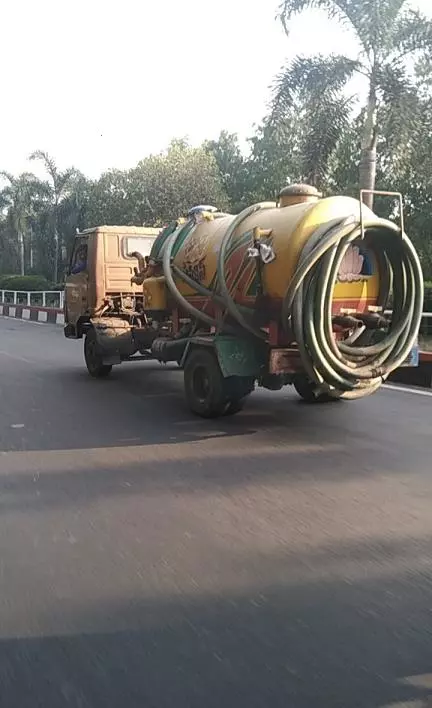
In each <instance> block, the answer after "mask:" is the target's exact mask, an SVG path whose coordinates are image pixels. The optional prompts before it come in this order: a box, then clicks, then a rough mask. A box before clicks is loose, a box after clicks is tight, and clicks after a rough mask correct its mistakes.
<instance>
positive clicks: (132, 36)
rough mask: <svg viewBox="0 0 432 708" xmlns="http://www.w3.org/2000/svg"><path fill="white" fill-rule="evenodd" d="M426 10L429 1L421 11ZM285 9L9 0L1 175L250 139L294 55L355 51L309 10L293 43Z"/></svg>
mask: <svg viewBox="0 0 432 708" xmlns="http://www.w3.org/2000/svg"><path fill="white" fill-rule="evenodd" d="M414 4H415V5H416V6H417V7H421V9H422V10H423V11H424V12H427V13H428V14H432V11H431V10H430V9H428V7H431V6H432V2H431V0H417V2H415V3H414ZM277 6H278V0H256V5H255V9H254V10H252V7H253V2H252V0H217V1H216V2H215V0H213V1H212V2H209V1H208V0H207V2H206V1H205V0H204V1H203V0H159V3H157V2H156V0H122V1H119V0H74V1H73V2H67V1H66V0H2V2H0V8H1V9H0V18H1V27H2V38H1V42H0V66H1V67H2V71H1V76H2V81H1V91H2V99H3V100H2V110H1V124H0V128H1V129H0V169H7V170H10V171H12V172H19V171H22V170H32V171H36V169H35V165H34V163H28V161H27V157H28V155H29V154H30V152H32V151H33V150H36V149H42V150H47V151H48V152H49V153H51V154H52V155H53V156H54V157H55V159H56V160H57V162H58V164H59V165H60V166H61V167H66V166H69V165H74V166H76V167H78V168H79V169H81V170H82V171H83V172H85V173H86V174H87V175H88V176H92V177H95V176H97V175H98V174H99V173H100V172H101V171H103V170H105V169H107V168H109V167H122V168H124V167H130V166H133V165H135V164H136V163H137V162H138V160H140V159H141V158H143V157H144V156H145V155H147V154H149V153H150V152H159V150H161V149H163V148H165V147H166V146H167V145H168V143H169V141H170V140H171V139H172V138H173V137H183V136H188V137H189V139H190V140H191V142H192V143H194V144H197V143H199V142H201V141H202V140H203V139H205V138H216V137H217V136H218V134H219V132H220V130H221V129H224V128H226V129H228V130H229V131H233V132H237V133H239V135H240V136H241V138H243V139H245V138H246V137H248V136H249V135H250V134H251V133H252V131H253V124H254V123H257V122H259V121H260V119H261V118H262V116H263V115H264V113H265V110H266V102H267V101H268V98H269V89H268V87H269V85H270V83H271V80H272V77H273V76H274V74H275V73H276V72H278V70H279V69H280V67H281V65H282V64H283V63H284V61H285V60H286V59H288V58H290V57H292V56H294V55H295V54H298V53H304V54H311V53H317V52H323V53H329V52H331V51H333V52H341V53H342V52H343V53H348V52H350V39H349V36H348V35H346V34H344V33H343V32H342V31H341V29H340V27H339V26H337V27H336V26H335V25H334V24H333V25H332V24H330V23H329V22H328V21H327V20H326V19H325V17H324V16H322V15H320V14H317V13H312V14H308V15H307V16H305V17H303V18H299V19H297V20H296V21H295V22H294V23H293V24H292V31H291V34H290V37H289V38H287V37H286V36H285V35H284V33H283V30H282V28H281V26H280V23H279V22H277V21H276V20H275V15H276V9H277Z"/></svg>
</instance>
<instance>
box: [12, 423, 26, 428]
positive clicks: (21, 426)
mask: <svg viewBox="0 0 432 708" xmlns="http://www.w3.org/2000/svg"><path fill="white" fill-rule="evenodd" d="M11 428H25V425H24V423H13V424H12V425H11Z"/></svg>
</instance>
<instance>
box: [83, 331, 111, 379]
mask: <svg viewBox="0 0 432 708" xmlns="http://www.w3.org/2000/svg"><path fill="white" fill-rule="evenodd" d="M84 359H85V363H86V366H87V371H88V372H89V374H90V376H92V377H93V378H94V379H104V378H106V377H107V376H109V375H110V373H111V370H112V366H111V365H110V364H104V363H103V359H102V354H101V352H100V349H99V344H98V341H97V338H96V333H95V331H94V329H89V330H88V332H87V334H86V337H85V340H84Z"/></svg>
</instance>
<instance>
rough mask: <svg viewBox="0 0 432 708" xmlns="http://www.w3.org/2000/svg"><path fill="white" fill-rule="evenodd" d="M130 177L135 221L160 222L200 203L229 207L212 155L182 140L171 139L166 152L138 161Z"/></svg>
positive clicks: (145, 222)
mask: <svg viewBox="0 0 432 708" xmlns="http://www.w3.org/2000/svg"><path fill="white" fill-rule="evenodd" d="M130 180H131V193H130V196H131V199H132V201H133V203H134V209H135V214H134V223H141V224H146V225H159V224H162V223H164V222H165V221H169V220H170V219H176V218H177V217H179V216H184V215H185V214H186V213H187V212H188V210H189V209H190V208H191V207H192V206H194V205H196V204H202V203H205V204H209V203H210V204H212V205H215V206H216V207H218V208H219V209H226V208H228V198H227V194H226V191H225V189H224V186H223V184H222V180H221V176H220V173H219V170H218V166H217V164H216V160H215V158H214V156H213V155H211V154H209V152H208V151H206V150H205V149H204V148H203V147H197V148H194V147H190V146H189V145H188V144H187V142H186V141H185V140H173V141H172V142H171V144H170V146H169V148H168V150H167V151H166V152H163V153H160V154H159V155H150V157H146V158H145V159H144V160H141V162H139V163H138V165H137V167H136V168H135V169H134V170H131V173H130Z"/></svg>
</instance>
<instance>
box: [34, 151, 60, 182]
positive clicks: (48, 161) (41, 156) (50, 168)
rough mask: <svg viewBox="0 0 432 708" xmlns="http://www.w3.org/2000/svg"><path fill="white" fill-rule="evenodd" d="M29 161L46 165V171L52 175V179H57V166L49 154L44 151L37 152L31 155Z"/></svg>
mask: <svg viewBox="0 0 432 708" xmlns="http://www.w3.org/2000/svg"><path fill="white" fill-rule="evenodd" d="M29 160H39V161H40V162H43V163H44V166H45V169H46V171H47V172H48V174H49V175H50V177H51V179H52V180H53V182H54V180H55V179H56V176H57V172H58V170H57V165H56V162H55V160H54V158H52V157H51V156H50V155H49V154H48V153H47V152H45V151H44V150H35V151H34V152H32V153H31V155H30V157H29Z"/></svg>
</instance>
